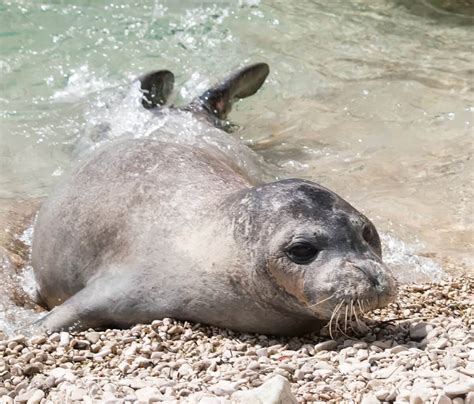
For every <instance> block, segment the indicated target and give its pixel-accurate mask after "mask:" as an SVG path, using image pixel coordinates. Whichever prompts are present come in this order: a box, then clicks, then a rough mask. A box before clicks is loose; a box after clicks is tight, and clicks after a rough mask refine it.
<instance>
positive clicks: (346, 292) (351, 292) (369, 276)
mask: <svg viewBox="0 0 474 404" xmlns="http://www.w3.org/2000/svg"><path fill="white" fill-rule="evenodd" d="M340 264H341V265H340V266H339V270H337V271H334V269H333V270H332V271H331V272H330V274H331V277H330V278H329V277H328V279H329V280H330V282H326V285H325V286H326V287H327V288H324V289H325V290H321V289H319V290H318V292H317V293H316V294H315V296H317V301H314V302H312V303H311V304H309V305H308V306H307V308H308V309H309V310H310V311H311V312H312V313H314V315H316V316H317V317H318V318H320V319H324V320H326V321H328V329H329V333H330V335H331V333H332V331H333V330H340V331H342V332H343V333H346V332H347V329H350V328H352V329H353V330H354V328H355V327H357V328H358V329H359V330H361V331H362V329H363V328H364V325H363V321H362V318H363V317H364V315H365V313H367V312H369V311H372V310H374V309H377V308H381V307H384V306H386V305H387V304H388V303H390V302H391V301H393V300H394V299H395V297H396V295H397V285H396V281H395V279H394V277H393V275H392V273H391V271H390V270H389V269H388V268H387V266H386V265H385V264H383V263H382V262H380V261H375V260H371V259H366V260H355V259H354V260H349V259H345V260H344V261H342V262H340ZM331 337H332V335H331Z"/></svg>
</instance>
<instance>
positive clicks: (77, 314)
mask: <svg viewBox="0 0 474 404" xmlns="http://www.w3.org/2000/svg"><path fill="white" fill-rule="evenodd" d="M137 284H138V283H137V282H136V281H135V280H134V279H133V277H127V276H126V275H124V274H123V272H121V271H120V270H119V269H117V274H114V272H113V271H110V272H108V273H105V274H104V276H102V277H100V278H96V279H95V280H93V281H92V282H89V283H88V284H87V285H86V286H85V287H84V289H81V290H80V291H79V292H77V293H76V294H75V295H73V296H71V297H70V298H69V299H68V300H66V301H65V302H64V303H62V304H61V305H59V306H56V307H54V308H53V309H52V310H51V311H50V312H49V313H48V314H47V315H46V316H44V317H42V318H41V319H40V320H39V321H37V322H36V323H35V326H39V327H40V328H41V329H43V330H44V331H49V332H54V331H61V330H70V331H80V330H86V329H88V328H103V327H107V326H119V327H122V326H127V325H129V324H131V322H130V319H131V318H138V319H139V320H140V319H141V316H140V313H141V312H142V311H143V309H142V308H140V305H139V304H137V302H136V300H137V299H136V297H137V296H138V297H140V296H141V295H140V293H138V292H137V290H138V288H137V287H136V285H137ZM142 300H145V299H142ZM145 308H146V305H145ZM135 313H136V316H135ZM134 316H135V317H134ZM137 322H139V321H137Z"/></svg>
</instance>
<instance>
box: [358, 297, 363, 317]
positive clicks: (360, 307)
mask: <svg viewBox="0 0 474 404" xmlns="http://www.w3.org/2000/svg"><path fill="white" fill-rule="evenodd" d="M357 304H358V305H359V309H360V312H361V313H362V314H365V311H364V310H363V309H362V305H361V303H360V300H359V299H357Z"/></svg>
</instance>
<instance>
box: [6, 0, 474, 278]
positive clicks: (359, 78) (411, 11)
mask: <svg viewBox="0 0 474 404" xmlns="http://www.w3.org/2000/svg"><path fill="white" fill-rule="evenodd" d="M438 3H439V2H438ZM465 3H466V4H467V3H469V2H465ZM458 11H459V12H457V13H452V12H449V11H446V10H440V9H437V8H436V7H434V6H433V5H430V3H428V2H427V1H420V2H417V3H416V5H411V2H406V1H395V0H393V1H391V0H373V1H368V0H367V1H363V0H336V1H331V2H326V1H308V0H305V1H298V2H288V1H273V0H267V1H259V0H247V1H243V0H241V1H215V2H211V1H171V0H168V1H136V2H133V1H112V2H109V1H43V2H37V1H3V2H2V3H1V4H0V125H1V126H0V134H1V135H0V201H2V202H1V203H4V204H8V203H15V201H16V200H17V199H23V200H25V199H28V198H36V197H43V196H45V195H47V194H48V193H49V191H50V190H51V187H52V186H53V185H54V184H55V183H56V182H57V180H58V179H59V178H60V177H61V176H62V175H63V174H64V173H66V172H67V171H68V169H69V168H70V166H71V164H73V163H74V162H75V161H77V160H78V159H80V157H81V156H82V155H83V154H84V153H85V152H86V151H87V150H89V149H90V148H91V147H94V145H96V144H97V143H98V142H107V141H110V140H111V139H114V138H117V137H120V136H141V135H142V134H143V133H144V132H145V131H146V130H147V128H149V126H150V124H151V123H153V122H152V121H153V119H152V117H151V116H150V115H149V114H147V113H146V111H142V110H141V109H140V106H139V103H138V102H137V100H136V97H135V95H136V93H135V92H134V89H133V88H132V87H131V85H130V82H131V80H132V79H133V78H134V77H136V76H138V75H139V74H141V73H143V72H146V71H148V70H152V69H157V68H166V69H169V70H171V71H173V72H174V73H175V76H176V83H175V87H176V88H175V92H174V94H173V96H172V98H173V99H172V103H175V104H177V105H181V104H185V103H187V102H189V101H190V100H192V98H193V97H195V96H196V95H198V94H199V93H201V92H202V91H204V90H205V89H206V88H207V86H209V85H210V84H212V83H214V82H216V81H217V80H218V79H219V78H221V77H223V76H225V75H226V74H228V73H229V72H230V71H232V70H233V69H235V68H237V67H240V66H242V65H245V64H247V63H252V62H256V61H263V62H267V63H268V64H269V65H270V67H271V74H270V77H269V79H268V80H267V82H266V83H265V85H264V88H263V89H262V91H261V92H259V93H258V94H257V95H256V96H254V97H251V98H250V99H248V100H245V101H243V102H241V103H239V104H238V105H237V106H236V107H235V109H234V112H233V113H232V115H231V117H232V120H233V122H234V123H236V124H237V125H238V130H237V131H236V132H234V134H233V136H235V137H237V138H239V139H240V140H241V141H242V142H244V143H246V144H247V145H249V146H250V147H251V148H252V149H253V150H255V151H256V152H257V153H259V154H260V155H261V156H262V157H263V158H264V159H265V161H266V163H267V164H268V167H269V171H270V176H273V177H275V178H276V177H304V178H309V179H312V180H314V181H316V182H319V183H322V184H324V185H326V186H328V187H329V188H331V189H333V190H335V191H336V192H338V193H339V194H340V195H342V196H343V197H345V198H347V199H348V200H349V201H350V202H351V203H352V204H354V205H355V206H356V207H357V208H358V209H360V210H361V211H363V212H364V213H366V214H367V215H368V216H369V217H370V218H372V219H373V220H374V222H375V223H376V225H377V227H378V229H379V230H380V231H381V232H382V237H383V242H384V248H385V256H386V260H387V262H388V263H389V264H391V265H392V267H393V268H394V270H395V271H396V272H397V274H398V276H399V278H400V279H402V280H405V281H407V280H416V279H418V278H420V279H421V278H423V279H426V278H430V279H432V278H436V277H439V276H441V275H442V274H443V273H444V272H448V273H449V272H452V271H453V268H467V269H468V270H470V268H471V267H472V254H471V251H472V247H473V240H474V235H473V230H472V229H473V226H472V217H474V215H473V213H474V212H473V204H472V202H471V201H472V197H473V187H472V185H473V179H474V178H473V172H474V171H473V163H472V151H473V147H472V146H473V144H472V139H473V138H472V135H473V132H472V121H473V112H474V96H473V91H472V87H473V81H472V79H473V71H474V69H473V66H474V64H473V62H474V57H473V49H472V44H473V43H474V34H473V28H472V27H473V24H472V23H473V19H472V18H471V16H469V15H468V14H466V8H465V7H462V8H460V10H458ZM178 132H179V130H178ZM178 135H179V133H178ZM0 211H1V209H0ZM0 222H1V221H0Z"/></svg>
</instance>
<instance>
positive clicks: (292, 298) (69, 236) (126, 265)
mask: <svg viewBox="0 0 474 404" xmlns="http://www.w3.org/2000/svg"><path fill="white" fill-rule="evenodd" d="M267 74H268V66H267V65H266V64H256V65H252V66H250V67H247V68H245V69H242V70H240V71H238V72H237V73H235V74H234V75H232V76H230V78H228V79H226V80H225V81H224V82H223V83H221V84H219V85H217V86H215V87H213V88H212V89H210V90H208V91H206V92H205V93H204V94H203V96H201V97H199V98H198V99H197V100H196V101H195V102H193V103H191V105H189V106H187V107H185V109H186V110H188V111H191V112H193V113H196V114H204V115H205V116H207V120H208V124H209V125H220V123H221V122H222V121H223V119H225V118H226V116H227V113H228V112H229V110H230V106H231V104H232V102H233V101H235V100H236V99H239V98H244V97H247V96H249V95H251V94H253V93H255V92H256V91H257V90H258V88H259V87H260V86H261V85H262V83H263V82H264V80H265V78H266V76H267ZM153 75H154V77H152V76H153ZM171 80H172V74H171V73H170V72H166V71H165V72H163V71H162V72H161V73H160V72H158V73H153V74H152V75H147V76H146V77H145V78H141V82H142V89H143V91H144V94H145V99H144V101H143V102H144V106H146V107H149V108H152V109H153V108H157V107H158V108H159V107H160V105H163V103H164V101H165V100H166V98H167V95H169V93H170V91H171V87H172V84H171ZM229 136H230V135H229ZM32 261H33V267H34V272H35V276H36V280H37V283H38V292H39V295H40V296H41V298H42V300H43V302H44V304H45V305H46V306H47V307H48V308H49V309H52V310H51V311H50V313H49V314H47V315H46V316H45V317H44V318H43V319H42V320H40V325H41V326H42V327H44V328H45V329H47V330H50V331H56V330H64V329H75V330H80V329H87V328H98V327H99V328H103V327H128V326H130V325H133V324H136V323H147V322H150V321H152V320H154V319H161V318H164V317H171V318H176V319H180V320H188V321H192V322H198V323H204V324H210V325H215V326H219V327H223V328H229V329H232V330H237V331H242V332H256V333H263V334H272V335H301V334H305V333H308V332H312V331H318V330H320V329H321V328H322V327H323V326H324V325H325V324H327V323H328V321H329V320H330V319H332V318H334V316H335V315H336V314H341V313H343V314H342V315H343V316H344V315H345V317H346V319H347V316H348V315H349V316H352V315H355V314H357V313H359V312H360V311H362V310H370V309H374V308H377V307H381V306H383V305H385V304H386V303H387V302H389V301H390V300H391V299H393V297H394V296H395V292H396V286H395V282H394V280H393V277H392V275H391V274H390V271H389V269H388V268H387V267H386V266H385V265H384V263H383V262H382V251H381V244H380V238H379V236H378V233H377V230H376V229H375V227H374V225H373V224H372V222H371V221H370V220H369V219H368V218H367V217H365V216H364V215H363V214H361V213H360V212H358V211H357V210H356V209H355V208H354V207H352V206H351V205H350V204H349V203H347V202H346V201H344V200H343V199H342V198H341V197H339V196H338V195H336V194H335V193H334V192H332V191H330V190H329V189H326V188H325V187H323V186H321V185H318V184H316V183H313V182H310V181H307V180H301V179H286V180H282V181H276V182H271V183H265V184H257V183H256V182H255V180H254V179H253V178H252V177H251V176H250V175H248V173H246V172H245V171H244V169H243V168H242V167H239V166H236V165H235V164H234V163H233V162H232V161H231V160H230V159H226V157H225V155H223V154H221V153H220V152H219V151H217V150H216V149H214V148H212V147H210V146H209V147H206V146H203V145H202V144H201V145H200V146H199V147H198V146H196V145H189V144H173V143H170V142H163V141H161V140H159V138H150V137H148V138H135V139H125V140H117V141H114V142H111V143H109V144H107V145H105V146H103V147H100V148H99V149H97V150H96V151H95V152H93V153H92V155H91V156H90V157H88V158H87V159H86V160H85V161H83V162H81V163H80V164H79V166H78V167H77V168H76V169H75V170H74V171H73V172H72V173H71V175H69V176H68V177H67V178H66V179H65V180H64V181H63V182H62V183H61V184H60V185H59V186H58V187H57V188H56V190H55V191H54V192H53V193H52V195H51V196H50V197H49V199H48V200H47V201H46V202H45V204H44V205H43V206H42V208H41V210H40V212H39V215H38V218H37V221H36V224H35V228H34V240H33V251H32ZM348 313H349V314H348Z"/></svg>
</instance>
